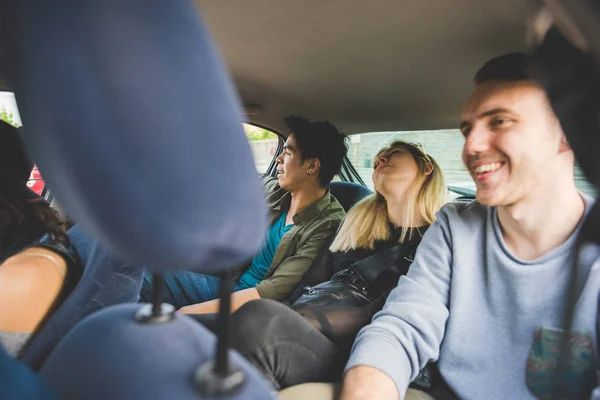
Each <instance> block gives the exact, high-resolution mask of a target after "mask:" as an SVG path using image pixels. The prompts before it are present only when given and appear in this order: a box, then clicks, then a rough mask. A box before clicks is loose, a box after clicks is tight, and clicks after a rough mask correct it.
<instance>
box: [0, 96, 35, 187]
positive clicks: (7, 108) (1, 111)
mask: <svg viewBox="0 0 600 400" xmlns="http://www.w3.org/2000/svg"><path fill="white" fill-rule="evenodd" d="M0 119H1V120H2V121H4V122H8V123H9V124H11V125H13V126H16V127H17V128H18V127H20V126H21V115H20V114H19V109H18V107H17V102H16V100H15V95H14V94H13V93H12V92H0ZM27 186H28V187H29V189H31V190H33V191H34V192H35V193H37V194H38V195H40V196H41V195H42V193H43V192H44V186H45V182H44V178H42V175H41V174H40V171H39V170H38V168H37V165H34V166H33V169H32V170H31V174H30V175H29V180H28V181H27Z"/></svg>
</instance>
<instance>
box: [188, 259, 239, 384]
mask: <svg viewBox="0 0 600 400" xmlns="http://www.w3.org/2000/svg"><path fill="white" fill-rule="evenodd" d="M220 278H221V282H220V286H219V299H220V303H219V315H218V316H217V349H216V357H215V361H214V362H212V361H209V362H207V363H205V364H203V365H202V366H200V368H198V370H197V371H196V383H197V385H198V389H199V390H200V392H201V393H202V394H203V395H205V396H228V395H231V394H233V393H235V392H237V391H238V390H239V389H240V388H241V387H242V386H243V384H244V374H243V373H242V371H241V370H240V369H239V368H237V367H236V366H235V365H233V364H231V360H230V359H229V354H228V349H229V318H230V316H229V314H230V312H231V292H232V291H233V277H232V271H230V270H228V271H226V272H224V273H223V274H221V275H220Z"/></svg>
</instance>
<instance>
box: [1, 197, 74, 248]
mask: <svg viewBox="0 0 600 400" xmlns="http://www.w3.org/2000/svg"><path fill="white" fill-rule="evenodd" d="M45 234H49V235H50V236H51V237H52V238H53V239H54V240H55V241H56V242H58V243H60V244H62V245H63V246H65V247H68V246H69V244H70V240H69V236H68V235H67V224H66V223H65V221H64V220H63V219H62V217H61V216H60V214H59V213H58V212H57V211H56V210H54V209H53V208H51V207H50V206H49V205H48V203H46V202H45V201H44V200H43V199H41V198H40V199H38V200H32V199H27V198H19V197H13V196H7V195H0V254H1V255H2V258H1V259H5V258H7V257H9V256H11V255H13V254H15V253H17V252H19V251H20V250H21V249H23V248H25V247H27V246H28V245H30V244H32V243H34V242H35V241H37V240H39V239H40V238H41V237H42V236H44V235H45Z"/></svg>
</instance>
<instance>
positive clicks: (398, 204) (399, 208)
mask: <svg viewBox="0 0 600 400" xmlns="http://www.w3.org/2000/svg"><path fill="white" fill-rule="evenodd" d="M406 198H407V195H406V193H403V194H402V195H396V196H393V197H390V196H388V197H386V199H385V202H386V205H387V213H388V218H389V219H390V222H391V223H392V224H394V226H395V227H396V228H399V227H401V226H402V225H403V224H404V217H405V215H404V212H405V208H404V205H405V204H406ZM423 225H425V221H424V220H423V218H421V217H420V216H417V217H416V218H415V219H414V221H413V223H412V224H411V226H405V227H404V228H417V227H419V226H423Z"/></svg>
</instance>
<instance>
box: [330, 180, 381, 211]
mask: <svg viewBox="0 0 600 400" xmlns="http://www.w3.org/2000/svg"><path fill="white" fill-rule="evenodd" d="M329 190H330V191H331V194H332V195H333V197H335V198H336V199H337V200H338V201H339V202H340V204H341V205H342V207H344V210H345V211H346V212H348V210H350V208H352V206H353V205H354V204H356V203H358V202H359V201H360V200H362V199H364V198H365V197H367V196H370V195H372V194H373V192H371V191H370V190H369V188H366V187H364V186H363V185H361V184H360V183H354V182H331V183H330V184H329Z"/></svg>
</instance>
